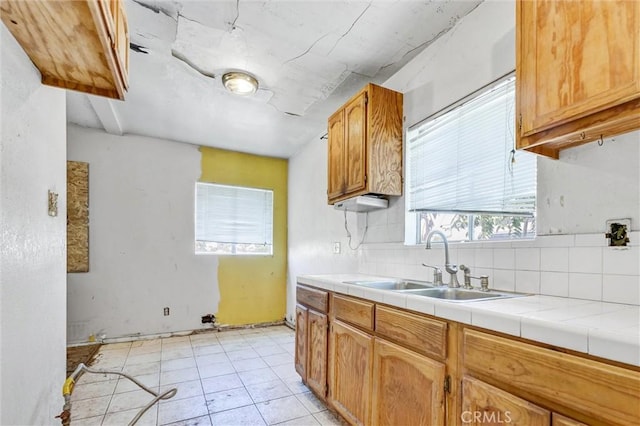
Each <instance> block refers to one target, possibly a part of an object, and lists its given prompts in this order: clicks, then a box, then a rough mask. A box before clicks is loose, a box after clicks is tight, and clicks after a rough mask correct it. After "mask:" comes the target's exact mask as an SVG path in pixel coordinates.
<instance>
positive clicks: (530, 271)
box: [287, 1, 640, 313]
mask: <svg viewBox="0 0 640 426" xmlns="http://www.w3.org/2000/svg"><path fill="white" fill-rule="evenodd" d="M514 24H515V4H514V3H513V2H505V1H485V2H484V3H482V4H481V5H480V6H478V8H476V9H475V10H474V11H473V12H471V13H470V14H469V15H467V16H466V17H464V18H463V19H462V20H461V21H460V22H459V23H458V25H456V27H455V28H454V29H453V30H452V31H450V32H449V33H447V34H445V35H444V36H442V37H441V38H440V39H439V40H437V41H436V42H434V43H433V44H432V45H431V46H429V47H428V48H427V49H426V50H424V51H423V52H421V53H420V54H419V55H418V56H416V57H415V58H414V59H413V60H412V61H411V62H409V63H408V64H407V65H406V66H405V67H403V68H402V69H401V70H400V71H398V73H396V74H395V75H394V76H392V77H391V78H390V79H389V80H388V81H387V82H385V83H384V86H385V87H389V88H391V89H395V90H398V91H401V92H403V93H404V113H405V117H406V121H405V127H408V126H411V125H413V124H415V123H417V122H419V121H420V120H422V119H424V118H426V117H428V116H429V115H431V114H433V113H435V112H437V111H439V110H441V109H442V108H444V107H446V106H448V105H450V104H452V103H453V102H455V101H457V100H458V99H460V98H462V97H464V96H466V95H468V94H470V93H472V92H474V91H476V90H478V89H480V88H481V87H483V86H485V85H487V84H489V83H491V82H492V81H494V80H496V79H498V78H500V77H501V76H503V75H505V74H507V73H509V72H511V71H513V70H514V69H515V27H514ZM614 139H615V141H611V140H606V141H605V144H604V146H602V147H599V146H597V144H589V145H585V146H582V147H577V148H573V149H569V150H566V151H563V152H562V153H561V156H560V160H550V159H546V158H542V157H541V158H540V159H539V160H538V204H539V206H538V217H537V224H538V228H539V231H538V232H539V235H551V234H553V235H557V234H564V235H558V236H557V237H541V238H538V239H536V241H535V242H525V243H513V244H512V243H497V244H496V243H484V244H467V245H453V247H452V248H453V250H452V252H453V253H452V255H453V259H454V261H457V262H459V263H462V262H464V263H466V264H468V265H469V266H472V267H473V268H474V269H475V272H476V273H482V272H484V273H488V274H490V276H491V277H492V282H493V284H494V287H497V288H503V289H512V290H521V291H532V292H537V293H544V294H555V295H565V296H568V295H571V296H574V297H584V298H588V299H595V300H610V301H618V302H623V303H636V304H637V303H640V279H639V274H640V272H639V271H638V263H639V250H638V248H639V247H638V246H637V242H636V243H635V244H634V246H633V247H631V248H630V249H629V250H624V251H621V250H617V251H614V250H611V249H608V248H605V247H604V244H605V241H604V240H605V239H604V235H603V234H604V225H605V221H606V220H607V219H611V218H624V217H630V218H631V219H632V229H633V230H636V231H637V230H640V190H639V186H640V185H639V183H640V174H639V173H640V140H639V139H640V132H634V133H630V134H626V135H622V136H619V137H616V138H614ZM315 144H316V141H311V143H310V144H309V145H308V146H306V147H305V148H304V149H303V150H302V151H301V152H299V153H298V154H297V155H296V156H294V157H293V158H292V159H290V164H296V168H295V169H294V168H291V169H290V171H289V179H290V182H296V183H297V185H296V186H293V185H292V186H291V187H290V197H291V199H294V198H299V197H300V195H299V193H308V192H313V191H317V190H318V189H317V188H316V186H317V185H321V187H322V190H323V191H324V189H326V153H320V152H319V151H318V148H317V147H316V146H315ZM323 149H326V147H325V146H324V145H323ZM320 155H322V157H320ZM319 158H323V162H322V163H320V162H319ZM310 173H322V176H321V177H318V178H316V179H314V180H305V176H307V175H309V174H310ZM322 195H323V197H324V193H323V194H322ZM318 197H319V195H318ZM318 200H320V198H318ZM322 201H323V202H324V198H322ZM296 206H297V204H296V203H294V202H292V203H291V209H295V208H296ZM332 213H333V212H331V211H330V210H326V209H321V208H317V209H315V210H314V211H309V212H307V215H306V216H305V218H306V220H307V221H310V222H313V223H322V224H325V222H326V221H327V218H326V217H325V216H327V215H331V214H332ZM294 215H295V212H294V211H292V212H291V213H290V218H291V220H292V221H294V220H302V218H301V217H296V216H294ZM309 215H310V216H309ZM368 220H369V231H368V232H367V236H366V239H365V242H366V243H365V245H364V246H363V248H362V249H361V250H360V251H359V253H358V262H359V266H358V272H362V273H372V274H380V275H390V276H405V277H409V278H417V279H420V278H421V279H426V278H428V277H427V273H426V272H425V270H424V268H421V267H419V266H418V265H419V263H421V262H424V261H428V262H438V259H441V258H443V254H442V253H441V251H440V250H438V249H435V250H432V251H431V252H430V253H426V252H425V251H424V249H423V248H421V247H407V246H404V245H403V244H402V242H403V241H404V232H405V229H404V198H402V197H400V198H396V199H393V200H392V201H391V203H390V208H389V209H386V210H383V211H378V212H372V213H369V219H368ZM358 221H359V229H362V227H363V225H364V215H362V214H360V215H359V218H358ZM337 225H338V224H337V223H331V222H329V223H326V227H325V229H318V230H316V231H315V232H314V237H313V239H312V241H313V242H314V243H315V244H317V245H318V246H319V247H326V246H327V245H328V244H330V242H331V239H334V238H336V235H341V230H340V229H339V226H337ZM408 232H410V231H408ZM291 234H292V236H293V235H294V233H293V232H291ZM342 235H344V232H343V231H342ZM638 236H640V233H637V232H634V234H633V235H632V239H638ZM528 249H532V250H531V251H526V250H528ZM554 259H555V260H556V262H555V263H554ZM289 262H290V264H289V269H290V271H297V273H298V274H304V273H309V272H311V271H308V270H307V265H305V264H303V263H301V262H299V260H298V259H297V258H296V257H295V256H292V255H290V258H289ZM439 263H443V262H442V261H440V262H439ZM314 266H315V265H314ZM318 266H320V267H322V266H323V263H322V262H320V263H319V265H318ZM310 269H313V272H318V268H310ZM324 272H327V273H330V272H332V271H330V270H325V271H324ZM289 284H290V285H291V286H293V285H294V284H295V277H290V279H289ZM290 292H291V294H293V290H292V289H290ZM292 300H293V299H290V300H289V303H288V305H287V311H288V312H289V313H291V312H293V310H294V305H293V303H292Z"/></svg>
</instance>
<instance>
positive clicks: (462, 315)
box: [297, 274, 640, 366]
mask: <svg viewBox="0 0 640 426" xmlns="http://www.w3.org/2000/svg"><path fill="white" fill-rule="evenodd" d="M389 279H393V280H396V279H399V278H395V277H382V276H375V275H366V274H326V275H299V276H298V277H297V282H298V283H299V284H306V285H310V286H313V287H316V288H322V289H324V290H328V291H333V292H335V293H341V294H347V295H350V296H354V297H360V298H363V299H368V300H371V301H374V302H379V303H384V304H387V305H390V306H396V307H398V308H404V309H409V310H412V311H415V312H421V313H425V314H428V315H433V316H436V317H439V318H443V319H447V320H451V321H457V322H461V323H464V324H468V325H473V326H476V327H480V328H484V329H487V330H492V331H497V332H501V333H505V334H509V335H512V336H515V337H521V338H524V339H528V340H533V341H536V342H540V343H546V344H550V345H553V346H557V347H561V348H565V349H570V350H574V351H577V352H582V353H585V354H589V355H593V356H597V357H600V358H604V359H608V360H611V361H618V362H621V363H624V364H629V365H632V366H640V307H639V306H636V305H625V304H618V303H608V302H599V301H593V300H585V299H572V298H568V297H558V296H544V295H531V296H527V297H517V298H508V299H500V300H490V301H473V302H465V303H451V302H446V301H442V300H438V299H432V298H426V297H422V296H416V295H411V294H408V293H407V294H405V293H401V292H394V291H390V290H377V289H371V288H367V287H362V286H359V285H356V284H347V283H345V281H363V280H364V281H367V280H368V281H373V280H389Z"/></svg>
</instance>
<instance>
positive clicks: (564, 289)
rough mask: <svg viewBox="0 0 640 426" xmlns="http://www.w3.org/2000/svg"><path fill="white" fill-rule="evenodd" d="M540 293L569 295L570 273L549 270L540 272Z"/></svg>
mask: <svg viewBox="0 0 640 426" xmlns="http://www.w3.org/2000/svg"><path fill="white" fill-rule="evenodd" d="M540 294H546V295H548V296H560V297H569V273H568V272H547V271H543V272H541V273H540Z"/></svg>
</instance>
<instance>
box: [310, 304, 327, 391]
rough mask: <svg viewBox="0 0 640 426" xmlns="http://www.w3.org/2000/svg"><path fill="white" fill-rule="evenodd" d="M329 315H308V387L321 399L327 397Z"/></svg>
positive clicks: (318, 313)
mask: <svg viewBox="0 0 640 426" xmlns="http://www.w3.org/2000/svg"><path fill="white" fill-rule="evenodd" d="M327 324H328V321H327V315H325V314H322V313H320V312H316V311H314V310H312V309H309V311H308V313H307V336H308V338H307V345H308V348H309V349H308V351H307V386H308V387H309V388H310V389H311V390H313V391H314V392H315V393H316V395H318V396H320V397H326V396H327V342H328V339H327V337H328V334H327Z"/></svg>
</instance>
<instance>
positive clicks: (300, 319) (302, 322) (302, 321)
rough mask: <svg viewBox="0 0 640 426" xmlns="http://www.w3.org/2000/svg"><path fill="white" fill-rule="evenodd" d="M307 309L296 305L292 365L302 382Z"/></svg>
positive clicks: (307, 343) (305, 377)
mask: <svg viewBox="0 0 640 426" xmlns="http://www.w3.org/2000/svg"><path fill="white" fill-rule="evenodd" d="M308 311H309V310H308V309H307V308H305V307H304V306H302V305H296V354H295V361H294V365H295V368H296V371H297V372H298V374H299V375H300V377H302V381H303V382H305V383H306V381H307V353H308V346H309V342H308V336H307V315H308Z"/></svg>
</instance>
